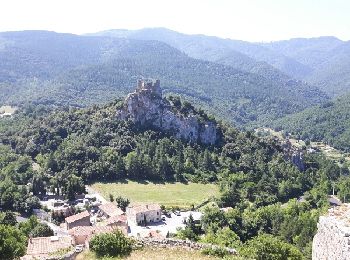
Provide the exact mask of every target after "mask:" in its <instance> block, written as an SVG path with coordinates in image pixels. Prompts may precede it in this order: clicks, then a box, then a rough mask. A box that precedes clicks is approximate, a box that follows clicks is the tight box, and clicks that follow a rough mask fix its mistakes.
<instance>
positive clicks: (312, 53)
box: [263, 37, 350, 96]
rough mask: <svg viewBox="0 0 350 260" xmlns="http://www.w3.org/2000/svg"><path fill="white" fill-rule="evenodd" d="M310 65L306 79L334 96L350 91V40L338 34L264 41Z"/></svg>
mask: <svg viewBox="0 0 350 260" xmlns="http://www.w3.org/2000/svg"><path fill="white" fill-rule="evenodd" d="M263 46H266V47H268V48H270V49H271V50H274V51H276V52H278V53H280V54H283V55H286V56H288V57H292V58H293V59H295V60H297V61H299V62H300V63H302V64H305V65H307V66H308V67H309V68H310V73H308V74H306V75H304V76H303V77H302V78H303V79H304V80H306V81H307V82H309V83H310V84H314V85H316V86H318V87H319V88H320V89H322V90H323V91H325V92H326V93H328V94H329V95H331V96H336V95H342V94H344V93H347V92H349V90H350V78H349V72H350V62H349V61H350V43H349V42H343V41H341V40H339V39H337V38H335V37H319V38H311V39H291V40H288V41H279V42H272V43H267V44H263Z"/></svg>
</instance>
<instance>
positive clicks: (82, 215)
mask: <svg viewBox="0 0 350 260" xmlns="http://www.w3.org/2000/svg"><path fill="white" fill-rule="evenodd" d="M86 217H90V213H89V212H88V211H87V210H85V211H83V212H81V213H78V214H75V215H72V216H70V217H67V218H66V219H65V220H66V222H67V223H73V222H75V221H77V220H80V219H83V218H86Z"/></svg>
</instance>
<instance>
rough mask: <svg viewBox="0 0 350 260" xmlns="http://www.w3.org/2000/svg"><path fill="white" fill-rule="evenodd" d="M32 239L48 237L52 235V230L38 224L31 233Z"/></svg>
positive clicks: (45, 225)
mask: <svg viewBox="0 0 350 260" xmlns="http://www.w3.org/2000/svg"><path fill="white" fill-rule="evenodd" d="M30 233H31V235H32V236H33V237H50V236H53V235H54V232H53V230H52V229H51V228H50V227H49V226H48V225H47V224H42V223H39V224H38V225H37V226H36V227H35V228H34V229H33V230H32V231H31V232H30Z"/></svg>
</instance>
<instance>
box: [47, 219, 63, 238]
mask: <svg viewBox="0 0 350 260" xmlns="http://www.w3.org/2000/svg"><path fill="white" fill-rule="evenodd" d="M41 223H44V224H47V225H48V226H49V227H50V228H51V229H52V230H53V232H54V234H55V236H68V235H69V234H68V232H67V231H66V230H63V229H62V228H60V227H59V226H57V225H55V224H54V223H51V222H48V221H46V220H41Z"/></svg>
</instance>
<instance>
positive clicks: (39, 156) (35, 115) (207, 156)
mask: <svg viewBox="0 0 350 260" xmlns="http://www.w3.org/2000/svg"><path fill="white" fill-rule="evenodd" d="M169 102H170V104H171V106H172V107H173V109H174V111H177V113H180V114H181V113H183V111H188V110H189V109H190V110H191V111H192V112H191V113H192V114H193V116H195V117H197V118H198V119H199V120H201V121H205V120H206V119H207V118H208V116H207V115H206V114H205V113H204V112H203V111H201V110H198V109H196V108H195V107H193V106H192V105H191V104H189V103H187V102H183V101H181V100H179V99H178V98H176V97H172V98H170V97H169ZM121 107H122V102H120V101H114V102H113V103H110V104H107V105H103V106H96V105H95V106H92V107H89V108H83V109H82V108H80V109H78V108H70V109H66V110H62V109H53V108H50V110H48V108H47V107H45V106H29V107H26V108H24V109H21V110H20V111H18V112H17V113H16V114H15V115H14V117H13V118H2V119H0V129H1V131H0V142H1V146H0V148H1V149H0V207H2V208H3V209H4V210H16V211H26V212H28V213H29V212H30V211H31V209H32V207H34V206H35V207H37V205H35V204H30V203H29V202H32V201H33V202H37V201H38V198H37V197H38V196H43V195H44V194H45V193H46V192H47V191H51V192H54V193H56V194H60V195H64V196H65V197H66V198H68V199H73V198H74V195H75V194H76V193H81V192H84V191H85V187H84V185H85V184H88V183H91V182H96V181H119V180H124V179H125V178H128V179H132V180H136V181H140V182H142V181H143V180H154V181H164V182H169V181H175V180H176V181H183V182H185V183H186V182H187V181H190V182H203V183H209V182H210V183H214V184H217V185H219V187H220V196H219V197H217V198H216V200H215V202H216V203H217V204H218V205H219V206H220V207H232V209H229V210H228V211H227V212H226V213H225V212H224V211H222V210H219V208H217V207H214V208H208V209H207V210H205V212H204V216H203V223H202V226H201V227H199V228H198V227H197V226H196V225H194V224H193V223H192V222H191V221H189V222H188V223H187V225H186V228H185V229H184V230H183V231H181V232H180V233H179V236H183V237H184V238H189V239H193V240H196V239H198V237H199V235H200V234H203V235H204V237H203V239H205V241H207V242H211V243H215V244H218V245H220V246H232V247H236V248H238V249H239V250H240V252H241V253H242V255H244V256H247V257H248V256H256V255H257V254H262V253H263V254H264V256H266V257H270V255H274V254H276V253H275V252H278V253H277V255H279V254H282V255H283V256H296V257H298V258H296V259H301V258H300V256H301V255H302V254H303V255H309V253H310V252H309V251H308V249H309V248H310V247H309V246H310V241H311V238H312V236H313V234H314V232H315V230H316V222H317V218H318V214H319V213H318V212H319V211H318V208H322V207H324V206H327V205H328V204H327V194H328V193H329V192H330V191H331V189H332V187H334V188H335V191H336V192H338V191H339V192H341V194H342V195H344V197H345V198H346V197H348V198H349V197H350V192H349V191H348V189H347V188H346V185H345V184H347V183H348V182H349V177H347V176H346V175H347V174H348V171H346V168H341V167H339V166H338V165H336V164H333V163H332V162H331V161H328V160H326V159H324V158H323V157H320V156H319V155H309V154H306V155H305V171H304V172H301V171H299V170H298V168H297V167H296V166H294V165H292V163H291V162H289V161H288V160H286V156H285V154H284V152H283V149H282V146H281V145H280V144H279V143H278V142H277V141H276V140H274V139H261V138H259V137H257V136H255V135H254V134H252V133H251V132H240V131H238V130H236V129H234V128H232V127H229V126H226V125H224V124H222V123H218V133H220V137H221V138H219V139H218V142H216V143H215V144H214V145H203V144H199V143H196V142H191V143H189V142H186V141H185V140H181V139H177V138H175V137H174V135H173V133H171V132H166V131H163V130H162V129H154V128H152V127H151V125H150V124H147V125H137V124H133V123H132V122H131V121H123V120H118V119H117V116H116V111H117V110H118V109H120V108H121ZM212 120H214V119H212ZM33 162H36V163H37V164H38V165H39V166H40V167H35V169H33V164H32V163H33ZM332 184H333V186H332ZM334 184H335V185H334ZM303 194H304V195H305V198H306V200H307V202H305V203H301V204H299V203H297V202H296V201H295V200H294V201H291V202H289V203H288V204H286V205H284V206H283V207H282V204H281V203H285V202H287V201H289V200H290V199H292V198H297V197H299V196H300V195H303ZM14 199H16V200H18V203H17V202H16V203H15V202H14V201H13V200H14ZM11 200H12V201H11ZM30 205H32V206H30ZM23 206H24V207H23ZM291 223H293V225H291ZM294 223H298V225H294ZM4 228H5V229H6V230H11V228H10V227H4ZM8 236H10V237H11V236H13V235H11V234H9V235H8ZM5 239H6V240H7V238H5ZM23 242H25V240H24V241H23ZM22 244H23V243H22V242H21V244H20V245H18V247H20V246H21V247H22ZM261 244H267V245H268V248H266V247H264V248H260V246H259V245H261ZM21 252H22V251H21ZM301 252H303V253H301ZM208 253H215V254H219V253H220V251H218V252H208ZM19 254H20V253H19ZM271 257H272V256H271ZM276 259H281V258H276ZM282 259H284V258H282Z"/></svg>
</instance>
